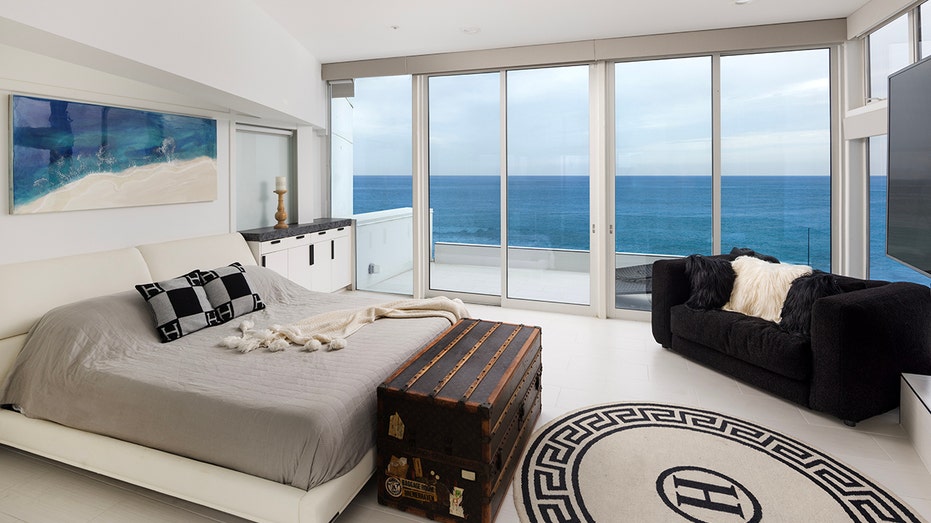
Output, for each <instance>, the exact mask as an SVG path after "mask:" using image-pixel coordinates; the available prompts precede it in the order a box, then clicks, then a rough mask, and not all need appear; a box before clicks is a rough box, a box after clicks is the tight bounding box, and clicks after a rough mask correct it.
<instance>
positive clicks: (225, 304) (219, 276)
mask: <svg viewBox="0 0 931 523" xmlns="http://www.w3.org/2000/svg"><path fill="white" fill-rule="evenodd" d="M201 277H202V278H203V280H204V289H205V290H206V291H207V299H208V300H210V305H211V306H212V307H213V310H214V311H216V314H217V318H218V319H219V321H221V322H226V321H230V320H231V319H233V318H235V317H237V316H242V315H243V314H248V313H250V312H254V311H258V310H262V309H264V308H265V303H263V302H262V298H260V297H259V295H258V294H256V293H255V292H254V291H253V290H252V285H251V283H250V281H249V277H248V276H247V275H246V270H245V269H244V268H243V266H242V265H241V264H240V263H239V262H234V263H232V264H230V265H227V266H226V267H220V268H217V269H214V270H212V271H202V272H201Z"/></svg>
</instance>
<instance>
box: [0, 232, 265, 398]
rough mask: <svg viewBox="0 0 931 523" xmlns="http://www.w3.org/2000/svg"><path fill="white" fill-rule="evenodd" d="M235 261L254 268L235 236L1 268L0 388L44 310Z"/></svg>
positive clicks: (172, 242) (169, 242) (244, 245)
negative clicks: (27, 334) (28, 334)
mask: <svg viewBox="0 0 931 523" xmlns="http://www.w3.org/2000/svg"><path fill="white" fill-rule="evenodd" d="M234 261H238V262H240V263H242V264H243V265H255V258H253V256H252V251H250V250H249V245H248V244H247V243H246V241H245V240H244V239H243V237H242V235H240V234H239V233H230V234H221V235H216V236H205V237H202V238H190V239H185V240H175V241H168V242H163V243H153V244H148V245H142V246H139V247H127V248H125V249H117V250H113V251H103V252H95V253H90V254H78V255H75V256H65V257H62V258H52V259H48V260H39V261H31V262H22V263H13V264H9V265H0V290H2V292H3V296H2V299H0V383H2V382H3V379H4V378H5V377H6V375H7V373H8V372H9V370H10V368H11V366H12V365H13V361H14V360H15V359H16V355H17V354H19V351H20V350H21V349H22V347H23V343H24V342H25V339H26V333H28V332H29V329H31V328H32V326H33V325H34V324H35V322H37V321H38V320H39V318H41V317H42V315H43V314H45V313H46V312H47V311H49V310H51V309H53V308H55V307H58V306H59V305H65V304H67V303H73V302H76V301H80V300H84V299H87V298H92V297H94V296H103V295H106V294H113V293H115V292H121V291H126V290H130V289H132V288H133V287H134V286H135V285H137V284H140V283H148V282H151V281H160V280H165V279H169V278H174V277H176V276H180V275H182V274H185V273H187V272H189V271H191V270H193V269H204V270H209V269H215V268H217V267H220V266H223V265H228V264H230V263H232V262H234Z"/></svg>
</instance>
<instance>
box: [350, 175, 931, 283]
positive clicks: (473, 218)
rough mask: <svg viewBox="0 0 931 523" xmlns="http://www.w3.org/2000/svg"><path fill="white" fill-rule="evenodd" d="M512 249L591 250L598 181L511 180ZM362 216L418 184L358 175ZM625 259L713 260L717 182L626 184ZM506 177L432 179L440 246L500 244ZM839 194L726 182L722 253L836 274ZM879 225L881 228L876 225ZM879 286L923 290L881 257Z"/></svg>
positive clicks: (621, 238)
mask: <svg viewBox="0 0 931 523" xmlns="http://www.w3.org/2000/svg"><path fill="white" fill-rule="evenodd" d="M508 183H509V186H508V200H509V201H508V206H507V208H508V226H509V229H510V230H509V232H508V240H509V244H510V245H513V246H521V247H543V248H552V249H574V250H589V232H588V228H589V224H590V218H589V179H588V177H585V176H512V177H510V178H508ZM353 191H354V193H353V206H354V211H355V212H356V213H365V212H371V211H378V210H384V209H391V208H396V207H411V201H412V199H411V178H410V177H409V176H356V177H354V185H353ZM870 197H871V199H872V200H873V201H874V202H877V203H878V204H877V205H873V206H872V207H873V208H872V211H873V212H872V213H871V222H872V223H871V238H870V240H871V244H872V245H874V246H879V249H880V250H881V249H882V246H883V245H884V244H885V231H884V229H883V226H882V224H883V222H884V219H885V177H879V176H875V177H872V178H871V195H870ZM615 202H616V213H615V223H616V228H617V234H616V235H615V237H616V239H617V240H616V246H615V250H616V251H617V252H624V253H638V254H661V255H677V256H687V255H689V254H694V253H702V254H710V253H711V248H712V243H711V241H712V240H711V231H712V223H711V207H712V203H711V178H710V177H708V176H619V177H617V178H616V188H615ZM500 204H501V192H500V178H499V177H497V176H434V177H432V178H431V179H430V207H431V208H432V209H433V239H434V241H436V242H451V243H472V244H482V245H499V244H500V243H501V235H500V228H501V225H500V217H499V212H500V207H501V205H500ZM830 206H831V186H830V177H828V176H724V177H723V178H722V202H721V214H722V220H721V229H722V231H723V233H722V239H721V249H722V251H725V252H727V251H730V249H731V248H732V247H747V248H751V249H754V250H756V251H758V252H761V253H765V254H769V255H772V256H775V257H777V258H779V259H780V260H781V261H784V262H786V263H799V264H805V265H810V266H812V267H814V268H816V269H820V270H824V271H830V270H831V223H830ZM877 220H879V221H878V223H877ZM871 267H872V274H873V277H877V278H884V279H901V280H910V281H923V280H926V278H923V277H921V276H920V275H919V274H918V273H916V272H915V271H912V270H911V269H908V268H907V267H904V266H901V265H900V264H898V263H897V262H895V261H893V260H890V259H888V258H886V257H885V255H884V254H882V253H881V252H879V253H873V255H872V256H871Z"/></svg>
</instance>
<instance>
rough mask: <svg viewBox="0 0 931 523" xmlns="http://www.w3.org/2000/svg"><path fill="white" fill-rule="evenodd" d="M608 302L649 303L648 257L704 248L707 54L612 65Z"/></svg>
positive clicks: (708, 160) (644, 306)
mask: <svg viewBox="0 0 931 523" xmlns="http://www.w3.org/2000/svg"><path fill="white" fill-rule="evenodd" d="M615 106H616V142H617V143H616V173H615V174H616V175H615V195H614V197H615V224H616V232H615V274H614V280H615V307H616V308H624V309H641V310H649V308H650V302H649V297H650V293H651V290H652V285H651V276H652V272H651V267H652V265H651V264H652V262H653V261H655V260H656V259H660V258H662V257H665V256H669V255H680V256H685V255H689V254H694V253H704V254H711V248H712V242H711V240H712V224H711V170H712V151H711V133H712V124H711V58H710V57H695V58H681V59H673V60H651V61H644V62H629V63H618V64H616V65H615Z"/></svg>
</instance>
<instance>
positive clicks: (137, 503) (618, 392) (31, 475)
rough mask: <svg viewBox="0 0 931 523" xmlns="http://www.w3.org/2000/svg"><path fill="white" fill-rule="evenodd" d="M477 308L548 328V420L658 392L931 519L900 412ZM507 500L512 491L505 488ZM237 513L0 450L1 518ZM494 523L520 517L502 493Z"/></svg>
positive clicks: (392, 520) (578, 321) (403, 519)
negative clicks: (792, 441)
mask: <svg viewBox="0 0 931 523" xmlns="http://www.w3.org/2000/svg"><path fill="white" fill-rule="evenodd" d="M470 310H471V312H472V314H473V316H475V317H481V318H486V319H493V320H502V321H509V322H515V323H525V324H535V325H540V326H541V327H543V346H544V349H543V354H544V360H543V362H544V372H543V414H542V416H541V423H542V422H545V421H547V420H550V419H552V418H553V417H555V416H557V415H559V414H561V413H563V412H566V411H568V410H571V409H575V408H578V407H582V406H585V405H590V404H595V403H604V402H609V401H622V400H652V401H661V402H671V403H679V404H686V405H694V406H700V407H704V408H708V409H712V410H717V411H719V412H722V413H727V414H731V415H734V416H738V417H742V418H745V419H749V420H752V421H756V422H758V423H761V424H763V425H766V426H767V427H769V428H772V429H775V430H778V431H780V432H783V433H786V434H788V435H791V436H794V437H796V438H799V439H801V440H803V441H805V442H807V443H810V444H812V445H814V446H817V447H819V448H820V449H822V450H824V451H826V452H828V453H829V454H832V455H833V456H835V457H837V458H839V459H842V460H844V461H845V462H846V463H848V464H849V465H852V466H854V467H856V468H858V469H859V470H860V471H862V472H864V473H866V474H867V475H869V476H871V477H872V478H873V479H875V480H877V481H878V482H879V483H881V484H882V485H884V486H885V487H886V488H888V489H889V490H891V491H892V492H895V493H896V494H897V495H899V496H900V497H902V498H903V499H904V500H905V501H906V502H907V503H909V504H911V505H912V507H914V508H915V509H916V510H918V511H919V512H920V513H921V514H922V515H923V516H924V517H925V518H926V519H928V520H929V521H931V474H929V472H928V470H927V469H926V468H925V466H924V465H923V464H922V462H921V459H920V458H919V457H918V455H917V454H916V453H915V450H914V448H913V447H912V445H911V444H909V442H908V440H907V439H906V436H905V433H904V431H903V430H902V428H901V427H900V425H899V423H898V412H896V411H893V412H890V413H888V414H883V415H881V416H877V417H875V418H872V419H869V420H866V421H863V422H861V423H860V424H859V425H857V427H855V428H849V427H846V426H844V425H843V424H842V423H841V422H839V421H838V420H836V419H833V418H831V417H828V416H824V415H821V414H817V413H814V412H811V411H809V410H807V409H804V408H799V407H797V406H796V405H794V404H791V403H788V402H785V401H782V400H780V399H777V398H774V397H772V396H770V395H769V394H767V393H764V392H762V391H760V390H757V389H755V388H753V387H749V386H747V385H745V384H742V383H738V382H736V381H734V380H732V379H730V378H728V377H726V376H723V375H721V374H718V373H716V372H714V371H711V370H709V369H707V368H704V367H702V366H700V365H697V364H695V363H692V362H690V361H687V360H685V359H683V358H681V357H679V356H677V355H676V354H673V353H671V352H669V351H667V350H665V349H663V348H661V347H660V346H659V345H657V344H656V343H655V342H654V341H653V338H652V335H651V334H650V325H649V324H647V323H640V322H631V321H621V320H598V319H594V318H584V317H576V316H566V315H560V314H551V313H540V312H531V311H520V310H512V309H500V308H497V307H487V306H478V305H473V306H470ZM508 499H510V496H508ZM20 521H26V522H29V523H41V522H55V523H62V522H111V521H112V522H140V521H142V522H144V521H151V522H165V521H168V522H176V521H177V522H206V521H240V520H238V519H237V518H232V517H229V516H226V515H224V514H220V513H217V512H215V511H211V510H209V509H205V508H203V507H198V506H195V505H191V504H189V503H186V502H182V501H179V500H176V499H172V498H168V497H166V496H162V495H159V494H155V493H151V492H148V491H144V490H141V489H138V488H136V487H132V486H128V485H124V484H121V483H118V482H115V481H111V480H104V479H102V478H99V477H94V476H91V475H88V474H86V473H83V472H80V471H75V470H73V469H69V468H64V467H61V466H58V465H55V464H51V463H49V462H46V461H44V460H41V459H38V458H35V457H32V456H27V455H23V454H20V453H18V452H16V451H13V450H11V449H8V448H4V447H0V523H6V522H20ZM338 521H339V523H370V522H385V523H410V522H412V521H427V520H424V519H420V518H416V517H413V516H410V515H407V514H404V513H401V512H396V511H394V510H391V509H388V508H385V507H382V506H380V505H378V503H377V501H376V499H375V488H374V486H373V484H372V482H369V484H368V485H367V486H366V488H365V489H364V490H363V491H362V493H361V494H360V495H359V496H358V497H357V498H356V499H355V500H354V501H353V502H352V504H351V505H350V506H349V508H348V509H347V511H346V512H345V513H344V514H343V515H342V516H340V518H339V520H338ZM497 521H498V523H514V522H516V521H518V520H517V514H516V512H515V510H514V507H513V504H512V503H511V502H510V501H506V502H505V503H504V505H503V506H502V509H501V512H500V514H499V517H498V519H497Z"/></svg>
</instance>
